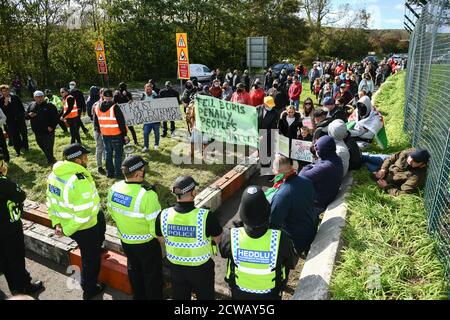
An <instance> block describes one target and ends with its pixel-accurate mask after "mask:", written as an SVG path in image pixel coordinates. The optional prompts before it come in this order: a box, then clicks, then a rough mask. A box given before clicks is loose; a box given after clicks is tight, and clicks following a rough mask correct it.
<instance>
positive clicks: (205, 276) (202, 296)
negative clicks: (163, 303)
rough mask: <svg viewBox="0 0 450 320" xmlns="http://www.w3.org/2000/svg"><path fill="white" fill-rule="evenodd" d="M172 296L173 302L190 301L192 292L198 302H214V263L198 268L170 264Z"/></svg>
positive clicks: (210, 260)
mask: <svg viewBox="0 0 450 320" xmlns="http://www.w3.org/2000/svg"><path fill="white" fill-rule="evenodd" d="M170 276H171V282H172V295H173V299H174V300H191V294H192V293H193V292H194V293H195V294H196V296H197V299H198V300H214V299H215V292H214V261H213V260H212V259H209V260H208V262H206V263H204V264H202V265H201V266H198V267H187V266H179V265H174V264H172V263H170Z"/></svg>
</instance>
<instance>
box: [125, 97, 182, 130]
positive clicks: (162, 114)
mask: <svg viewBox="0 0 450 320" xmlns="http://www.w3.org/2000/svg"><path fill="white" fill-rule="evenodd" d="M119 106H120V109H121V110H122V113H123V116H124V117H125V122H126V124H127V125H130V126H134V125H137V124H143V123H152V122H160V121H176V120H181V119H182V117H181V111H180V106H179V105H178V100H177V98H159V99H154V100H151V101H130V102H128V103H121V104H119Z"/></svg>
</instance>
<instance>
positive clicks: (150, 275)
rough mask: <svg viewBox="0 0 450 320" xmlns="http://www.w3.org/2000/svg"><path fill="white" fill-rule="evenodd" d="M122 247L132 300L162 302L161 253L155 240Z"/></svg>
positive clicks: (123, 244) (125, 244)
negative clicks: (126, 264) (126, 260)
mask: <svg viewBox="0 0 450 320" xmlns="http://www.w3.org/2000/svg"><path fill="white" fill-rule="evenodd" d="M122 247H123V250H124V252H125V254H126V255H127V259H128V278H129V279H130V283H131V287H132V288H133V299H134V300H162V296H163V295H162V289H163V281H162V278H163V275H162V252H161V246H160V245H159V242H158V240H157V239H153V240H151V241H150V242H147V243H143V244H127V243H123V242H122Z"/></svg>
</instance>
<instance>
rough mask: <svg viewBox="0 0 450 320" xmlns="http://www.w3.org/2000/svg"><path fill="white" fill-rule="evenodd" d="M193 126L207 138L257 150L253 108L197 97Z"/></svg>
mask: <svg viewBox="0 0 450 320" xmlns="http://www.w3.org/2000/svg"><path fill="white" fill-rule="evenodd" d="M195 125H196V128H197V129H199V130H200V131H202V132H204V133H206V134H207V135H208V137H210V138H214V139H216V140H218V141H224V142H228V143H233V144H239V145H248V146H252V147H255V148H258V142H259V133H258V114H257V112H256V108H255V107H251V106H247V105H244V104H240V103H233V102H229V101H225V100H221V99H216V98H213V97H209V96H202V95H197V97H196V98H195Z"/></svg>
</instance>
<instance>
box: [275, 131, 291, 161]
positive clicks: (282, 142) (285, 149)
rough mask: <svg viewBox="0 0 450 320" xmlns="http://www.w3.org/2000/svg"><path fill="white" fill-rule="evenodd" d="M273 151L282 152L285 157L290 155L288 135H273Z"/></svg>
mask: <svg viewBox="0 0 450 320" xmlns="http://www.w3.org/2000/svg"><path fill="white" fill-rule="evenodd" d="M275 152H277V153H279V154H282V155H283V156H285V157H288V158H289V157H290V154H289V138H288V137H285V136H283V135H282V134H279V133H277V134H276V135H275Z"/></svg>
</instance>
